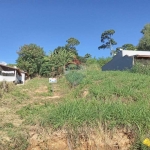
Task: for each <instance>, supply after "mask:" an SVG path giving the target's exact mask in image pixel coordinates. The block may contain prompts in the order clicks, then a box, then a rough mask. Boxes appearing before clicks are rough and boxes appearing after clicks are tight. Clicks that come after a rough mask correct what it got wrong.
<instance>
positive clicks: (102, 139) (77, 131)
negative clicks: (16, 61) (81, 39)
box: [0, 66, 150, 150]
mask: <svg viewBox="0 0 150 150" xmlns="http://www.w3.org/2000/svg"><path fill="white" fill-rule="evenodd" d="M80 73H82V74H83V75H84V79H83V80H82V82H81V83H80V84H79V85H76V86H74V87H71V86H70V84H69V82H68V81H67V80H66V78H65V77H64V76H62V77H60V78H59V79H58V83H57V84H55V85H54V91H53V92H52V91H51V85H49V83H48V79H47V78H34V79H32V80H29V81H27V83H26V84H25V85H24V86H13V89H12V90H11V91H10V92H9V93H6V94H4V96H3V97H2V98H1V99H0V118H1V124H0V149H2V150H3V149H6V150H12V149H15V150H50V149H53V150H57V149H58V150H59V149H64V150H73V149H75V150H79V149H83V150H91V149H94V150H96V149H103V150H109V149H110V150H117V149H120V150H128V149H139V150H143V149H147V147H146V146H145V145H143V144H142V141H143V140H144V139H145V138H148V137H149V129H150V119H149V117H148V116H149V114H150V109H149V107H150V105H149V99H150V93H149V87H150V85H149V80H150V77H149V76H147V75H141V74H136V73H130V72H128V71H124V72H120V71H110V72H102V71H100V70H99V68H98V67H97V66H90V67H88V68H87V69H85V70H83V71H80Z"/></svg>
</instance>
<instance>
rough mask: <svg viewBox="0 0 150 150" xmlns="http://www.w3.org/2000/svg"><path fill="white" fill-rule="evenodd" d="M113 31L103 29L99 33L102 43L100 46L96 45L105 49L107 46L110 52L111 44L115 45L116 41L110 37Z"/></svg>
mask: <svg viewBox="0 0 150 150" xmlns="http://www.w3.org/2000/svg"><path fill="white" fill-rule="evenodd" d="M114 33H115V31H114V30H112V29H111V30H107V31H104V32H103V33H102V34H101V42H102V43H104V44H102V45H101V46H99V47H98V49H105V48H109V49H110V52H112V50H113V49H112V46H113V45H116V44H117V42H116V41H115V40H114V39H113V38H112V36H113V34H114Z"/></svg>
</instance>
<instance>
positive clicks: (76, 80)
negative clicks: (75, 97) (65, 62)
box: [66, 71, 84, 87]
mask: <svg viewBox="0 0 150 150" xmlns="http://www.w3.org/2000/svg"><path fill="white" fill-rule="evenodd" d="M83 78H84V75H83V74H82V73H80V72H78V71H70V72H69V73H68V74H66V79H67V80H68V81H69V83H70V84H71V86H72V87H74V86H76V85H78V84H80V83H81V82H82V80H83Z"/></svg>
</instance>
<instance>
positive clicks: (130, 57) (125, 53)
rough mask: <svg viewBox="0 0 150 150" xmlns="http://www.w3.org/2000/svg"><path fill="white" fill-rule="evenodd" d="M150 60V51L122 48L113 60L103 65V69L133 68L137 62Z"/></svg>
mask: <svg viewBox="0 0 150 150" xmlns="http://www.w3.org/2000/svg"><path fill="white" fill-rule="evenodd" d="M139 61H140V62H142V63H146V64H147V61H150V51H131V50H120V51H119V52H118V53H117V54H116V55H115V56H114V57H113V58H112V60H111V61H109V62H108V63H107V64H105V65H104V66H102V71H107V70H120V71H122V70H126V69H131V68H132V67H133V65H134V64H135V63H136V62H139Z"/></svg>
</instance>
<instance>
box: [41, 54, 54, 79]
mask: <svg viewBox="0 0 150 150" xmlns="http://www.w3.org/2000/svg"><path fill="white" fill-rule="evenodd" d="M50 63H51V62H50V58H49V57H48V56H45V57H44V58H43V62H42V64H41V67H40V75H41V76H44V77H49V76H50V73H51V72H52V66H51V65H50Z"/></svg>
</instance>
